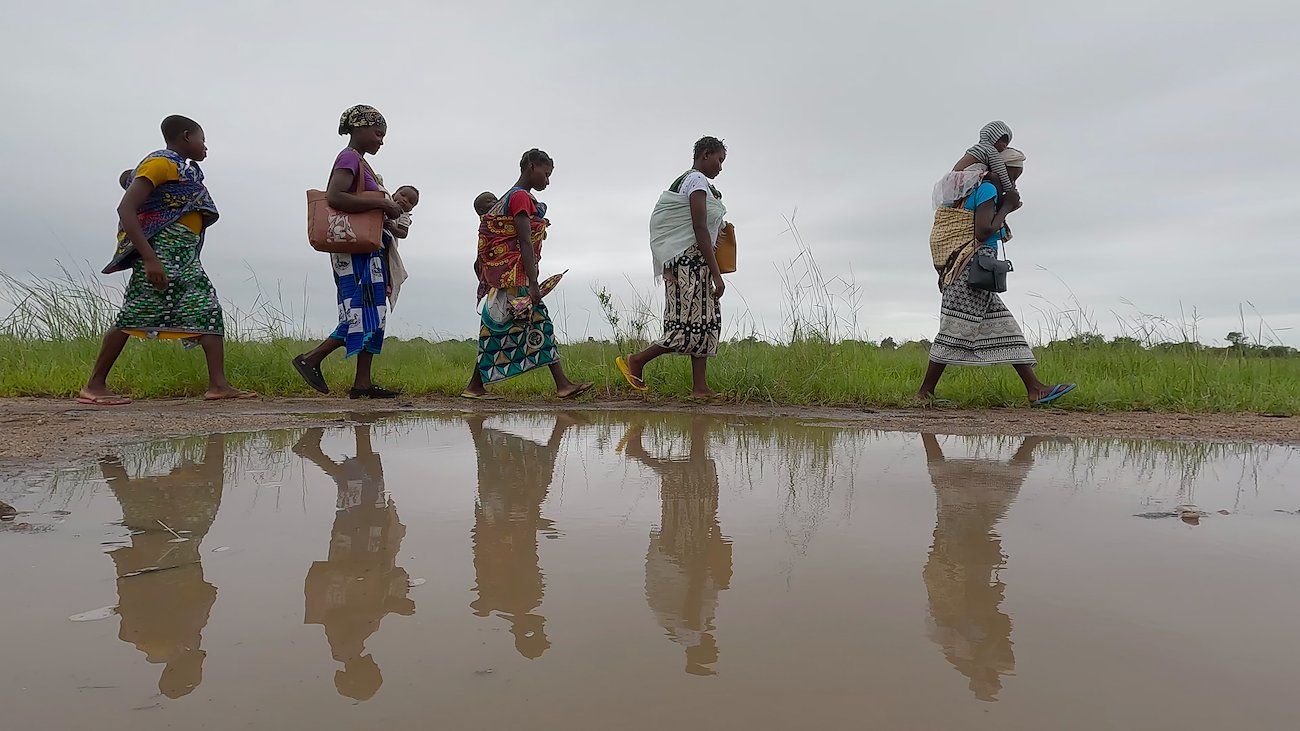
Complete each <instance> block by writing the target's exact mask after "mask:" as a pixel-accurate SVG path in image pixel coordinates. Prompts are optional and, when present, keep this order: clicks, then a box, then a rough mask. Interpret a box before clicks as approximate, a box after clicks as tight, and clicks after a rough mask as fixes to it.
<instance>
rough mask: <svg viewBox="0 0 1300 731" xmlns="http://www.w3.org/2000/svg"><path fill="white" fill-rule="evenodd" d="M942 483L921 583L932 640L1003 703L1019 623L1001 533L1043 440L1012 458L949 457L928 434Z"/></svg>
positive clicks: (936, 477) (987, 697)
mask: <svg viewBox="0 0 1300 731" xmlns="http://www.w3.org/2000/svg"><path fill="white" fill-rule="evenodd" d="M921 440H922V442H923V443H924V444H925V462H926V467H927V468H928V470H929V472H930V481H931V482H932V483H934V493H935V503H936V505H935V523H934V543H933V544H932V545H931V547H930V558H929V560H928V561H926V563H925V569H924V570H922V572H921V577H922V578H923V579H924V580H925V591H926V594H927V596H928V597H929V600H930V620H931V623H930V639H931V640H933V641H934V642H935V643H936V644H938V645H939V646H940V647H941V648H943V654H944V657H946V658H948V662H950V663H952V666H953V667H954V668H957V670H958V671H959V672H960V673H961V674H962V675H965V676H966V677H967V678H969V679H970V690H971V692H972V693H974V694H975V697H976V698H978V699H980V700H982V701H995V700H997V697H998V691H1000V690H1002V677H1003V676H1005V675H1012V674H1013V671H1014V670H1015V667H1016V656H1015V653H1014V652H1013V651H1012V642H1011V618H1010V617H1008V616H1007V615H1006V613H1005V612H1003V611H1002V610H1001V605H1002V600H1003V598H1004V597H1005V594H1006V585H1005V584H1003V583H1002V578H1001V575H1000V572H1001V570H1002V569H1004V568H1006V561H1007V555H1006V554H1005V553H1004V552H1003V551H1002V538H1001V537H1000V536H999V535H998V534H997V532H996V530H995V527H996V526H997V524H998V521H1000V520H1002V519H1003V518H1005V517H1006V514H1007V511H1008V510H1009V509H1010V508H1011V504H1012V503H1013V502H1015V500H1016V496H1017V495H1018V494H1019V493H1020V488H1021V486H1022V485H1024V483H1025V478H1026V477H1028V476H1029V469H1030V468H1031V467H1033V466H1034V448H1035V447H1037V446H1038V444H1039V443H1041V442H1042V440H1041V439H1038V438H1031V437H1026V438H1025V439H1024V440H1023V441H1022V443H1021V445H1020V448H1019V449H1018V450H1016V453H1015V454H1013V455H1012V456H1011V459H1009V460H1007V461H1005V462H1003V461H995V460H988V459H952V460H950V459H947V458H946V457H945V456H944V453H943V447H942V446H940V444H939V439H938V438H937V437H935V435H933V434H922V435H921Z"/></svg>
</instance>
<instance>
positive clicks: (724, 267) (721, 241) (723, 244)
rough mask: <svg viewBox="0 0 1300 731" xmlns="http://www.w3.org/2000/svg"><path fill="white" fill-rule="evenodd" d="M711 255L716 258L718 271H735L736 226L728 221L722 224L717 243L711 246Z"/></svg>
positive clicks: (727, 272)
mask: <svg viewBox="0 0 1300 731" xmlns="http://www.w3.org/2000/svg"><path fill="white" fill-rule="evenodd" d="M713 256H714V258H716V259H717V260H718V271H720V272H722V273H723V274H731V273H732V272H734V271H736V227H735V226H732V225H731V223H730V222H725V223H723V224H722V230H721V231H719V232H718V243H717V245H715V246H714V247H713Z"/></svg>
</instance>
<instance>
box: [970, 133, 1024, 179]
mask: <svg viewBox="0 0 1300 731" xmlns="http://www.w3.org/2000/svg"><path fill="white" fill-rule="evenodd" d="M1003 137H1006V138H1007V142H1008V143H1010V142H1011V128H1010V127H1008V126H1007V125H1006V123H1005V122H989V123H988V124H986V125H984V129H981V130H980V141H979V144H977V145H975V146H974V147H972V148H970V149H969V150H967V151H966V154H968V155H970V156H972V157H974V158H975V159H976V160H978V161H979V162H982V163H984V164H985V165H986V166H988V169H989V175H990V176H991V177H996V178H997V179H998V180H999V181H1001V183H1002V189H1003V190H1015V189H1016V186H1015V184H1014V183H1012V182H1011V176H1010V175H1007V165H1006V163H1005V162H1004V161H1003V159H1002V153H1000V152H998V148H997V142H998V140H1000V139H1002V138H1003Z"/></svg>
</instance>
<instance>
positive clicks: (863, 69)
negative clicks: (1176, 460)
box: [0, 0, 1300, 345]
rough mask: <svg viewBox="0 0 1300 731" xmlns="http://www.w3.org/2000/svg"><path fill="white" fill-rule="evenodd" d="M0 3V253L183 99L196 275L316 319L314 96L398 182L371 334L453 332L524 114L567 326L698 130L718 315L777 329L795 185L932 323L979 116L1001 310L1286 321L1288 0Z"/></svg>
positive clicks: (324, 121) (634, 267)
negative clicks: (729, 263)
mask: <svg viewBox="0 0 1300 731" xmlns="http://www.w3.org/2000/svg"><path fill="white" fill-rule="evenodd" d="M11 5H12V7H9V8H6V10H5V25H6V26H7V27H8V28H9V29H10V33H9V34H8V35H7V38H6V41H5V43H4V44H0V61H2V63H0V95H2V96H3V99H4V108H5V115H4V116H5V120H4V125H3V126H4V130H5V131H4V134H3V136H0V146H2V147H0V149H2V150H3V159H4V160H5V161H6V163H7V168H8V172H7V173H6V174H4V175H0V192H2V193H3V195H2V196H0V211H2V212H3V220H4V221H5V229H6V231H5V236H3V238H0V253H2V254H3V262H4V263H3V265H2V266H3V269H4V270H5V271H7V272H9V273H11V274H22V273H26V272H32V273H36V274H42V275H45V274H50V273H52V272H54V271H56V263H55V262H56V260H59V261H62V262H63V263H65V264H70V265H73V266H81V267H83V268H87V269H89V270H91V271H98V270H99V269H100V268H101V267H102V266H103V264H104V263H105V262H106V261H107V259H108V257H109V256H110V254H111V251H112V248H113V231H114V228H115V213H114V209H115V207H116V204H117V201H118V199H119V198H120V196H121V190H120V189H119V188H118V187H117V176H118V173H119V172H120V171H121V170H122V169H124V168H127V167H131V166H133V165H134V164H135V163H137V162H138V161H139V160H140V158H142V157H143V156H144V155H146V154H147V153H149V152H150V151H152V150H154V149H157V148H158V147H160V146H161V141H160V137H159V133H158V122H159V121H160V120H161V119H162V117H164V116H166V115H167V114H172V113H178V114H185V115H188V116H191V117H194V118H195V119H197V120H199V121H200V122H201V123H202V124H203V125H204V127H205V129H206V132H207V137H208V145H209V148H210V156H209V158H208V161H207V162H206V163H205V164H204V170H205V172H206V174H207V180H208V185H209V188H210V189H211V191H212V194H213V197H214V198H215V200H216V202H217V206H218V208H220V210H221V214H222V215H221V221H220V222H219V223H218V224H217V225H216V226H215V227H214V228H213V229H211V231H210V232H209V235H208V239H207V246H206V249H205V251H204V264H205V267H206V269H207V271H208V273H209V274H210V275H211V277H212V279H213V281H214V282H215V284H216V286H217V288H218V291H219V292H220V293H221V295H222V296H223V298H224V299H227V300H230V301H232V302H234V303H236V304H238V305H239V306H240V307H244V308H247V307H249V306H251V304H252V302H253V301H254V298H255V296H256V293H257V292H258V289H259V287H260V289H261V290H262V291H263V292H265V293H266V295H267V296H270V297H272V298H275V299H279V298H283V300H284V302H285V304H286V305H287V306H288V307H289V308H291V309H292V312H293V314H294V316H295V317H297V318H300V319H301V318H305V320H306V322H307V324H308V326H309V327H310V328H312V329H313V330H314V331H317V332H320V333H323V332H325V331H326V330H327V329H329V328H330V327H331V326H332V324H333V318H334V317H335V316H336V310H335V305H334V294H333V284H332V281H331V279H330V269H329V266H328V263H327V260H326V257H325V255H323V254H318V253H315V252H313V251H312V250H311V249H310V247H309V246H308V244H307V242H306V237H305V228H306V224H305V219H306V213H305V210H306V205H305V196H304V191H305V190H306V189H307V188H312V187H317V188H319V187H324V184H325V181H326V178H327V176H328V173H329V168H330V163H331V162H332V160H333V157H334V155H335V154H336V153H337V152H338V151H339V150H340V149H342V146H343V144H344V141H343V139H342V138H340V137H337V136H336V134H335V132H336V126H337V123H338V117H339V113H340V112H341V111H342V110H343V109H344V108H346V107H348V106H351V105H352V104H357V103H366V104H371V105H374V106H376V107H378V108H379V109H380V110H381V111H382V112H383V113H384V114H385V116H386V117H387V119H388V122H389V135H388V144H387V145H386V146H385V147H384V149H383V150H382V151H381V152H380V154H379V155H378V156H377V157H376V158H374V160H373V163H374V167H375V168H376V169H377V170H378V171H379V172H380V173H381V174H383V175H384V177H385V179H386V181H387V182H388V183H389V184H390V186H392V187H395V186H396V185H399V184H407V183H409V184H414V185H416V186H417V187H419V189H420V190H421V191H422V193H423V197H422V201H421V204H420V206H419V208H418V209H417V210H416V212H415V224H414V227H413V229H412V234H411V238H409V239H408V240H407V241H405V242H403V244H402V246H403V249H402V251H403V257H404V259H405V260H406V262H407V266H408V268H409V269H410V271H411V280H410V281H409V282H408V283H407V284H406V285H405V288H404V289H403V291H402V299H401V301H400V303H399V305H398V307H397V308H396V311H395V312H394V313H392V315H391V316H390V320H389V322H390V330H389V332H390V333H392V334H395V335H399V336H403V337H412V336H415V335H424V336H426V337H429V336H436V337H446V336H455V337H464V336H468V335H470V334H472V333H475V332H476V327H477V325H476V319H475V316H474V313H473V299H474V289H475V280H474V276H473V274H472V272H471V263H472V261H473V258H474V240H475V231H476V226H477V220H476V218H475V216H474V213H473V210H472V206H471V203H472V201H473V198H474V196H475V195H476V194H477V193H479V192H480V191H483V190H491V191H494V192H497V193H498V194H499V193H502V192H504V191H505V190H506V189H507V188H508V187H509V186H510V185H511V184H512V183H513V182H514V180H515V177H516V176H517V173H518V167H517V163H518V159H519V156H520V154H521V153H522V152H523V151H524V150H525V149H527V148H530V147H534V146H536V147H540V148H542V149H544V150H546V151H548V152H549V153H550V154H551V155H552V156H553V157H554V158H555V160H556V170H555V175H554V177H553V179H552V187H551V189H550V190H547V191H546V192H545V193H544V194H542V195H541V196H540V197H541V199H542V200H544V201H546V202H547V203H548V204H549V205H550V218H551V221H552V225H553V228H552V232H551V236H550V238H549V239H548V240H547V243H546V249H545V255H544V258H543V262H542V273H543V275H544V276H545V275H546V274H549V273H553V272H556V271H560V270H563V269H569V270H570V273H569V275H568V276H567V277H566V279H565V281H564V283H563V284H562V285H561V287H560V289H559V290H557V292H556V294H555V295H552V310H553V314H554V315H555V319H556V321H557V323H558V324H559V325H560V326H561V327H562V328H563V331H564V334H565V335H566V336H567V337H568V338H570V339H575V338H583V337H586V336H589V335H590V336H601V335H604V334H606V333H607V332H608V328H607V326H605V325H604V323H603V320H602V318H601V316H600V313H599V309H598V307H597V304H596V299H595V297H594V296H593V294H592V289H593V287H598V286H600V285H605V286H607V287H609V288H610V289H611V290H612V291H613V292H615V294H616V295H618V296H619V297H621V298H623V299H624V300H628V299H630V298H631V297H632V296H633V294H634V292H638V291H639V292H649V291H652V289H653V282H652V279H651V272H650V269H651V264H650V252H649V247H648V244H647V234H646V230H647V222H648V218H649V214H650V211H651V209H652V207H653V205H654V202H655V200H656V198H657V197H658V193H659V192H660V191H661V190H663V189H664V187H665V186H666V185H667V184H668V183H669V182H671V181H672V180H673V179H674V178H675V177H677V176H678V175H680V174H681V173H682V172H683V171H684V170H686V169H687V168H688V167H689V166H690V164H691V145H692V143H693V142H694V141H695V140H696V139H697V138H698V137H700V136H701V135H704V134H711V135H716V136H719V137H723V138H725V139H726V141H727V144H728V147H729V149H730V152H729V156H728V159H727V163H726V166H725V169H724V171H723V174H722V175H721V176H720V177H719V178H718V180H717V181H716V182H717V185H718V187H719V188H720V189H721V190H722V191H723V193H724V201H725V203H726V204H727V207H728V208H729V211H730V213H729V216H728V218H729V220H731V221H733V222H734V223H735V225H736V228H737V237H738V239H739V242H740V246H741V249H740V271H739V272H737V273H736V274H733V275H729V276H728V290H727V296H726V300H725V302H724V304H725V308H724V318H725V321H726V326H725V332H726V334H728V335H733V334H736V333H737V331H738V330H740V331H741V333H740V334H746V333H747V332H748V331H749V330H750V329H751V328H755V329H757V330H759V331H760V332H763V333H767V334H769V335H773V336H777V337H780V336H781V335H783V332H782V330H783V323H784V318H785V314H786V313H785V312H784V310H783V306H782V302H783V301H784V300H785V299H786V298H785V297H784V296H783V294H782V277H781V275H780V272H781V271H782V270H784V269H787V268H788V267H787V264H788V262H789V260H790V259H792V258H793V257H794V256H795V254H796V253H797V252H796V248H795V243H794V240H793V238H792V237H791V236H790V235H789V234H788V233H786V229H787V225H786V222H785V220H784V218H785V217H789V216H791V215H792V214H793V213H794V212H795V211H796V209H797V211H798V214H797V217H796V219H795V221H796V223H797V225H798V227H799V231H800V233H801V234H802V237H803V239H804V240H805V242H806V243H807V245H808V246H809V247H810V248H811V249H812V251H813V253H814V255H815V257H816V261H817V262H818V264H819V266H820V268H821V269H822V271H823V273H824V274H825V275H826V276H827V277H831V276H836V275H839V276H842V277H845V278H846V279H851V281H853V282H854V283H855V284H856V286H857V287H858V295H857V301H858V303H859V311H858V313H857V322H858V324H859V328H860V330H861V332H860V333H859V335H860V336H866V337H869V338H871V339H880V338H882V337H885V336H893V337H895V338H897V339H903V338H908V339H919V338H923V337H925V338H929V337H932V336H933V333H934V331H935V329H936V327H937V322H938V317H937V316H938V293H937V291H936V290H935V286H934V279H935V277H934V272H933V269H932V267H931V265H930V261H929V251H928V234H929V225H930V219H931V215H932V214H931V211H930V208H929V198H930V189H931V186H932V185H933V184H934V182H935V181H936V180H937V179H938V178H939V176H940V175H942V174H943V172H944V171H946V170H948V169H950V168H951V167H952V165H953V163H954V162H956V160H957V159H958V157H960V155H961V154H962V153H963V151H964V150H965V149H966V148H967V147H968V146H970V145H971V144H972V143H973V142H974V141H975V139H976V136H977V133H978V130H979V128H980V127H981V126H982V125H983V124H984V123H985V122H987V121H989V120H991V119H1002V120H1005V121H1006V122H1007V123H1008V124H1009V125H1010V126H1011V128H1012V129H1013V130H1014V131H1015V140H1014V143H1013V144H1014V145H1015V146H1016V147H1018V148H1020V149H1022V150H1023V151H1024V152H1025V153H1026V154H1027V155H1028V162H1027V165H1026V171H1025V174H1024V177H1023V179H1022V181H1021V184H1020V188H1021V191H1022V193H1023V195H1024V198H1025V208H1024V209H1023V210H1022V211H1021V212H1019V213H1017V214H1016V215H1015V216H1014V217H1013V219H1012V222H1013V224H1014V227H1015V231H1016V238H1015V240H1014V241H1012V242H1011V243H1010V245H1009V246H1008V250H1009V253H1010V255H1011V258H1012V259H1013V260H1014V261H1015V263H1016V267H1017V268H1016V272H1015V273H1014V274H1013V275H1012V279H1011V280H1010V281H1011V283H1012V284H1011V287H1012V291H1011V292H1010V293H1008V294H1007V295H1006V296H1005V298H1006V301H1007V303H1008V306H1010V307H1011V308H1012V309H1013V310H1014V311H1015V312H1017V313H1018V314H1020V315H1021V316H1022V321H1023V323H1024V325H1025V328H1026V330H1028V331H1030V332H1031V333H1033V332H1042V330H1041V327H1042V325H1041V322H1042V319H1043V318H1042V315H1041V314H1040V310H1043V309H1047V310H1052V309H1068V308H1070V307H1072V306H1075V305H1074V304H1073V303H1074V302H1075V300H1074V299H1073V298H1077V303H1078V304H1081V305H1082V306H1083V307H1084V308H1086V309H1087V310H1088V312H1089V313H1090V315H1091V317H1092V319H1093V320H1094V321H1095V322H1096V324H1097V326H1098V327H1100V328H1101V329H1103V330H1104V331H1106V332H1108V333H1112V334H1113V333H1115V332H1117V331H1118V327H1119V326H1118V324H1117V318H1116V315H1118V316H1120V317H1122V318H1125V319H1130V318H1132V317H1134V316H1135V315H1137V314H1138V313H1139V312H1144V313H1151V314H1155V315H1159V316H1164V317H1167V318H1170V319H1171V320H1178V319H1179V318H1180V317H1181V316H1182V315H1180V312H1181V313H1185V316H1186V317H1188V318H1190V316H1191V313H1192V311H1193V310H1195V311H1196V312H1197V313H1199V316H1200V318H1201V319H1202V320H1201V323H1200V325H1201V337H1202V339H1203V340H1207V341H1210V340H1215V339H1219V338H1222V336H1223V334H1225V333H1226V332H1228V331H1229V330H1237V329H1240V327H1241V325H1240V320H1241V316H1240V314H1239V312H1240V311H1242V310H1244V312H1245V320H1246V328H1247V329H1248V330H1250V331H1252V333H1253V332H1254V331H1255V330H1257V329H1258V328H1259V327H1260V323H1261V317H1262V320H1263V321H1264V322H1266V323H1267V324H1268V325H1269V326H1271V327H1272V328H1273V329H1275V330H1277V331H1278V335H1280V337H1281V339H1282V340H1283V341H1284V342H1286V343H1288V344H1291V345H1300V296H1297V292H1296V289H1297V282H1296V277H1297V273H1298V270H1297V265H1296V244H1297V236H1296V228H1295V225H1296V224H1295V221H1296V212H1297V211H1298V210H1300V197H1298V196H1297V188H1296V186H1295V184H1294V182H1293V181H1294V176H1295V171H1296V169H1297V164H1298V163H1300V160H1297V156H1298V153H1297V150H1300V146H1298V145H1297V138H1296V132H1295V129H1296V119H1297V117H1298V116H1300V94H1298V93H1297V89H1298V88H1300V84H1298V82H1300V44H1297V43H1296V29H1297V28H1298V27H1300V10H1298V9H1297V8H1300V6H1297V5H1296V4H1295V3H1294V2H1290V1H1288V0H1277V1H1276V2H1269V1H1264V0H1245V1H1243V2H1234V3H1224V2H1218V1H1216V2H1203V1H1202V0H1187V1H1183V2H1172V1H1163V2H1144V1H1143V0H1126V1H1125V2H1107V1H1105V0H1101V1H1098V2H1089V3H1065V2H1055V1H1053V0H1033V1H1019V0H1016V1H1012V2H1001V3H979V2H921V1H918V2H911V3H870V2H861V1H860V0H859V1H856V2H803V3H789V2H782V3H771V2H766V1H764V0H750V1H749V2H735V3H723V2H703V1H699V2H671V1H661V2H656V3H643V2H636V3H632V2H613V1H611V0H605V1H603V2H586V1H581V2H579V1H575V0H566V1H565V2H553V3H522V2H511V1H505V0H494V1H493V2H456V3H451V2H428V1H426V2H404V1H402V0H392V1H390V2H383V3H360V2H354V3H338V2H326V1H324V0H313V1H312V2H269V1H265V0H264V1H263V2H234V1H231V0H223V2H188V1H182V0H175V1H173V2H167V3H159V2H113V3H105V2H45V3H35V2H25V3H15V4H11ZM981 33H987V34H990V35H989V36H987V37H983V36H981V35H980V34H981ZM796 271H799V268H798V267H796ZM254 275H256V281H254V278H253V277H254ZM119 276H120V275H119ZM657 301H658V300H656V302H657ZM1285 328H1292V329H1285Z"/></svg>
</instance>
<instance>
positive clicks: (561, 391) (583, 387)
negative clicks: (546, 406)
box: [555, 383, 595, 399]
mask: <svg viewBox="0 0 1300 731" xmlns="http://www.w3.org/2000/svg"><path fill="white" fill-rule="evenodd" d="M593 385H595V384H591V383H570V384H569V385H567V386H565V387H564V388H557V389H556V390H555V393H556V395H558V396H559V397H560V398H562V399H575V398H577V397H579V396H581V395H582V394H584V393H586V392H588V391H590V390H591V387H592V386H593Z"/></svg>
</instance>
